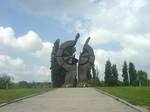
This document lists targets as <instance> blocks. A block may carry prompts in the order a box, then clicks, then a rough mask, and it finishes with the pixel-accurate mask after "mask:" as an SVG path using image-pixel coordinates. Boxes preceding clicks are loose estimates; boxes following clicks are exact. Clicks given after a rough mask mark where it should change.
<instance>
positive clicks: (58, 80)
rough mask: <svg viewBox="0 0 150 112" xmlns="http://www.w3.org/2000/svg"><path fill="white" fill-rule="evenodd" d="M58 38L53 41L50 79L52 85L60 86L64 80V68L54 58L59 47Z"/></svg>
mask: <svg viewBox="0 0 150 112" xmlns="http://www.w3.org/2000/svg"><path fill="white" fill-rule="evenodd" d="M59 44H60V40H59V39H57V40H56V41H55V42H54V46H53V49H52V53H51V68H50V69H51V80H52V84H53V87H61V86H62V85H63V84H64V80H65V73H66V72H65V70H64V68H62V67H61V66H60V65H59V64H58V63H57V60H56V54H57V51H58V49H59Z"/></svg>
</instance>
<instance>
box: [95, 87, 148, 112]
mask: <svg viewBox="0 0 150 112" xmlns="http://www.w3.org/2000/svg"><path fill="white" fill-rule="evenodd" d="M96 91H98V92H100V93H102V94H104V95H107V96H109V97H111V98H113V99H115V100H117V101H119V102H121V103H123V104H125V105H127V106H129V107H130V108H132V109H135V110H136V111H138V112H150V111H148V110H147V109H145V108H142V107H139V106H135V105H133V104H131V103H129V102H127V101H125V100H123V99H121V98H119V97H117V96H113V95H111V94H109V93H107V92H105V91H103V90H100V89H96Z"/></svg>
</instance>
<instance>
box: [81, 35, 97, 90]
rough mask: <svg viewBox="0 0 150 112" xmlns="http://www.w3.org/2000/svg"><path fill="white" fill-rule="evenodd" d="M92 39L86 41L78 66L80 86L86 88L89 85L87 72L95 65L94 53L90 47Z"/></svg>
mask: <svg viewBox="0 0 150 112" xmlns="http://www.w3.org/2000/svg"><path fill="white" fill-rule="evenodd" d="M89 40H90V37H89V38H88V39H87V40H86V42H85V44H84V47H83V50H82V53H81V54H80V57H79V65H78V86H81V87H84V86H86V84H87V71H88V70H89V69H90V68H91V67H92V66H93V65H94V60H95V56H94V52H93V49H92V48H91V47H90V46H89V45H88V42H89Z"/></svg>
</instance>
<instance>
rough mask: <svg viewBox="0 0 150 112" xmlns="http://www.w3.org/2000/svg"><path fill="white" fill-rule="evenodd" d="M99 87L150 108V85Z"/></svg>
mask: <svg viewBox="0 0 150 112" xmlns="http://www.w3.org/2000/svg"><path fill="white" fill-rule="evenodd" d="M99 89H101V90H103V91H106V92H108V93H110V94H112V95H115V96H117V97H120V98H122V99H124V100H126V101H128V102H130V103H132V104H135V105H140V106H147V107H148V108H149V109H150V87H101V88H99Z"/></svg>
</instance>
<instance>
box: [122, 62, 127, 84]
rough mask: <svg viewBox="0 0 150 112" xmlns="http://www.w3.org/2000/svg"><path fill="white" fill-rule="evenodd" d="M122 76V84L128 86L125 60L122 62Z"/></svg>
mask: <svg viewBox="0 0 150 112" xmlns="http://www.w3.org/2000/svg"><path fill="white" fill-rule="evenodd" d="M122 77H123V83H124V86H128V85H129V78H128V65H127V62H126V61H124V64H123V68H122Z"/></svg>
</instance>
